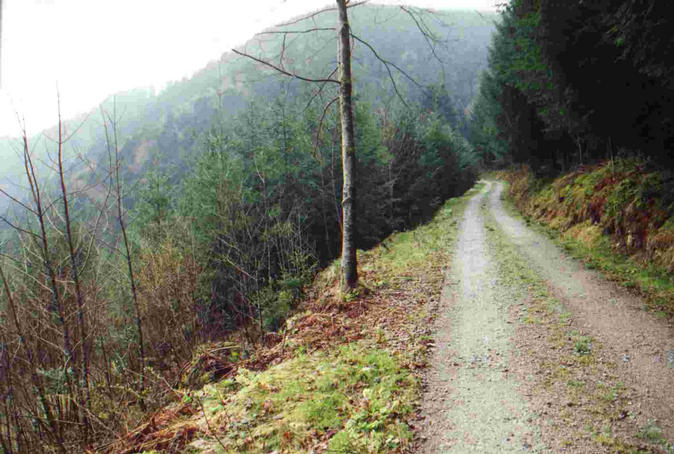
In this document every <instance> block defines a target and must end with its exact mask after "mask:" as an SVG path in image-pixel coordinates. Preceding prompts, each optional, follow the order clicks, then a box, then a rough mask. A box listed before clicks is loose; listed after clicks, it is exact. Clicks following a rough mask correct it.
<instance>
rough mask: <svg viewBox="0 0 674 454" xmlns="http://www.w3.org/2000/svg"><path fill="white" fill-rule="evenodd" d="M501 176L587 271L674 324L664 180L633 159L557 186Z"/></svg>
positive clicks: (671, 225) (672, 231)
mask: <svg viewBox="0 0 674 454" xmlns="http://www.w3.org/2000/svg"><path fill="white" fill-rule="evenodd" d="M497 176H498V177H500V178H503V179H505V180H507V181H508V182H509V195H510V197H511V199H512V201H513V202H514V204H515V205H516V206H517V208H518V209H519V210H520V211H521V212H522V214H523V215H524V216H525V217H526V218H528V219H531V220H535V221H537V222H538V223H539V224H540V225H541V226H543V228H544V229H545V230H546V231H547V233H552V236H553V237H555V238H557V240H558V242H560V243H561V245H562V246H563V247H564V248H565V249H566V250H567V251H569V252H570V253H571V254H572V255H574V256H575V257H577V258H580V259H582V260H583V261H585V262H586V264H587V267H588V268H589V269H597V270H599V271H601V272H603V273H605V274H606V275H607V277H609V278H610V279H614V280H617V281H618V282H619V283H621V284H622V285H623V286H625V287H628V288H635V289H637V290H639V291H641V292H642V293H643V294H644V295H645V296H646V298H647V300H648V307H649V308H651V309H653V310H655V311H657V312H659V313H662V314H666V316H668V317H672V316H674V277H673V275H674V217H672V211H673V210H672V204H671V203H669V202H668V200H670V199H672V198H673V197H674V194H670V193H669V192H671V188H670V186H671V185H670V186H667V185H665V183H664V180H665V177H664V176H663V174H662V173H661V172H659V171H653V170H648V169H647V167H646V166H645V164H644V163H643V162H641V161H639V160H634V159H632V160H618V161H616V162H615V163H614V164H613V165H611V164H608V163H607V164H603V165H597V166H594V167H590V168H588V169H587V170H585V171H577V172H572V173H569V174H566V175H563V176H560V177H559V178H557V179H555V180H553V181H543V180H537V179H536V178H535V177H534V176H533V174H532V173H531V172H529V171H528V169H527V168H520V169H516V170H512V171H509V172H500V173H499V174H498V175H497ZM668 188H669V189H668ZM668 191H669V192H668Z"/></svg>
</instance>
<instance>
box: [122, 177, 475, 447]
mask: <svg viewBox="0 0 674 454" xmlns="http://www.w3.org/2000/svg"><path fill="white" fill-rule="evenodd" d="M477 190H480V186H478V187H476V188H475V189H473V190H472V191H470V192H469V193H468V194H466V195H465V196H464V197H461V198H455V199H451V200H449V201H448V202H447V203H446V204H445V205H444V206H443V207H442V208H441V209H440V210H439V211H438V213H437V214H436V216H435V218H434V219H433V220H432V221H431V222H429V223H427V224H425V225H422V226H420V227H418V228H416V229H414V230H410V231H407V232H400V233H396V234H393V235H391V236H390V237H388V238H387V239H386V240H385V241H383V242H382V243H381V244H380V245H379V246H377V247H375V248H373V249H371V250H369V251H364V252H360V253H359V273H360V276H361V287H360V288H359V290H358V292H354V293H353V294H350V295H341V294H340V293H339V290H338V288H339V286H338V277H339V274H338V264H337V263H335V264H334V265H333V266H332V267H329V268H328V269H326V270H324V271H323V272H322V273H320V274H319V275H318V276H317V278H316V279H315V281H314V284H313V286H312V288H310V289H308V290H307V292H306V293H307V295H308V297H307V299H306V301H305V302H304V303H303V304H302V305H301V309H300V312H299V313H297V314H296V315H295V316H293V317H292V318H291V319H289V320H288V321H287V322H286V324H285V326H284V329H283V331H282V332H280V333H278V334H276V335H275V337H273V338H274V339H275V341H274V342H273V343H272V345H268V346H265V347H260V348H259V349H258V350H257V351H255V352H254V353H253V354H252V357H251V358H250V359H248V360H246V361H243V362H241V363H240V364H238V367H236V369H235V370H233V371H232V372H231V373H230V374H228V375H227V376H226V377H225V378H223V379H220V380H218V381H216V382H214V383H210V384H207V385H206V386H204V387H203V388H202V389H200V390H191V389H178V390H174V391H173V392H175V393H176V394H177V395H179V396H181V397H180V400H179V401H176V402H175V403H174V404H173V405H172V406H170V407H167V408H165V409H163V410H162V411H161V412H159V413H157V414H156V415H154V416H153V418H152V419H151V421H149V422H148V423H147V424H145V425H144V426H142V427H139V428H137V429H136V430H135V431H133V432H131V433H130V434H128V435H127V437H125V439H124V440H123V441H122V443H121V444H118V448H121V449H117V450H116V451H115V452H128V453H132V452H134V453H135V452H145V453H146V454H149V453H159V452H164V453H166V452H192V453H197V452H202V453H279V454H280V453H309V452H313V453H320V452H331V453H399V452H412V451H413V445H414V437H413V435H414V424H415V421H416V415H417V410H418V402H419V398H420V391H421V375H422V371H423V368H424V367H425V365H426V357H427V351H428V347H427V346H428V344H429V343H430V342H431V340H432V338H431V336H430V334H431V333H430V326H431V325H432V323H431V321H432V319H433V318H434V314H433V308H434V307H435V304H437V302H438V301H439V298H440V292H441V289H442V284H443V273H442V270H443V268H445V267H446V266H447V265H448V262H449V255H450V252H451V247H452V244H453V241H454V239H455V238H456V230H457V228H456V226H457V223H458V219H460V217H461V214H462V212H463V210H464V208H465V205H466V202H467V200H468V199H469V197H470V196H472V195H473V193H474V191H477Z"/></svg>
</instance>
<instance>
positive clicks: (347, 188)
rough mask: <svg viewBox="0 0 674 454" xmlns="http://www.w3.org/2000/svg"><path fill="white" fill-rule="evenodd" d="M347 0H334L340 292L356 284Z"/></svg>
mask: <svg viewBox="0 0 674 454" xmlns="http://www.w3.org/2000/svg"><path fill="white" fill-rule="evenodd" d="M346 3H347V0H337V8H338V9H339V28H338V34H339V55H338V61H339V109H340V112H339V113H340V120H341V124H342V173H343V186H342V276H341V284H342V289H344V290H349V289H353V288H355V287H356V285H358V261H357V257H356V222H355V221H356V141H355V128H354V119H353V103H352V99H351V92H352V87H353V83H352V81H351V33H350V28H349V19H348V15H347V11H346V10H347V7H346Z"/></svg>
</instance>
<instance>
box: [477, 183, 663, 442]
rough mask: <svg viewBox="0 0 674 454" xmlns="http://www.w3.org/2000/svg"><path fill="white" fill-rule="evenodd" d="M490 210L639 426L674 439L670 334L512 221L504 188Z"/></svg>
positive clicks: (635, 301) (635, 302) (639, 304)
mask: <svg viewBox="0 0 674 454" xmlns="http://www.w3.org/2000/svg"><path fill="white" fill-rule="evenodd" d="M493 186H494V190H493V191H492V192H491V195H490V197H489V208H490V211H491V213H492V215H493V217H494V219H495V221H496V222H497V223H498V224H499V226H500V228H501V229H502V231H503V232H504V233H505V235H506V236H507V237H508V238H509V240H510V241H512V243H513V244H514V245H515V248H516V249H517V251H518V253H519V254H520V255H521V256H522V257H523V258H524V259H525V260H526V261H527V262H528V263H530V266H532V267H533V269H534V270H535V271H536V272H537V273H538V274H539V275H540V276H541V277H542V278H544V279H545V280H546V284H547V286H548V287H549V289H550V291H551V293H552V294H553V295H554V296H555V298H557V299H558V300H559V301H561V303H562V304H563V305H564V306H565V307H566V309H567V310H569V311H570V312H571V313H572V315H573V317H574V320H575V321H576V323H577V324H578V325H579V326H580V327H581V328H582V329H583V330H584V331H586V332H588V333H590V334H591V335H592V336H593V337H595V338H596V339H598V340H599V341H600V342H601V343H602V344H603V346H604V355H608V357H609V359H610V360H612V361H613V362H614V363H615V364H616V370H615V373H616V374H618V375H620V376H621V377H622V378H624V382H625V384H626V385H628V386H629V387H630V388H632V390H633V391H634V392H633V397H634V398H633V402H632V404H633V407H634V408H633V410H634V413H635V414H636V415H639V416H640V418H641V419H642V421H643V422H645V421H651V420H653V421H657V423H658V424H659V425H660V427H661V428H662V429H663V434H664V435H665V437H667V438H669V439H670V440H671V439H672V438H674V393H672V392H671V388H672V385H673V384H674V330H673V329H672V326H671V324H668V323H666V322H664V321H662V320H658V319H656V318H655V317H654V316H653V314H651V313H648V312H646V311H644V310H643V309H642V308H643V305H644V303H643V301H642V300H641V299H640V298H639V297H637V296H635V295H633V294H630V293H629V292H628V291H626V290H625V289H622V288H620V287H618V286H617V285H615V284H614V283H611V282H608V281H606V280H605V279H603V278H602V277H601V276H600V275H599V274H598V273H597V272H593V271H589V270H586V269H584V267H583V266H582V265H581V264H580V263H579V262H577V261H575V260H572V259H570V258H568V257H566V256H565V255H564V253H563V252H561V251H560V249H559V248H557V246H555V245H554V243H552V242H551V241H550V240H549V239H547V238H545V237H543V236H542V235H540V234H538V233H536V232H534V231H533V230H531V229H530V228H528V227H527V226H526V225H524V223H522V222H521V221H519V220H518V219H515V218H513V217H512V216H510V215H509V214H508V213H507V212H506V211H505V210H504V209H503V205H502V202H501V196H502V193H503V184H502V183H501V182H496V183H494V184H493Z"/></svg>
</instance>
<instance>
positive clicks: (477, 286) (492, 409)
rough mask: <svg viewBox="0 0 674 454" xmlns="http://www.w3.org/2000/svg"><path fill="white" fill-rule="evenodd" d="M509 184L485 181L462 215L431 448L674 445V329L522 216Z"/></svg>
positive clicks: (436, 371)
mask: <svg viewBox="0 0 674 454" xmlns="http://www.w3.org/2000/svg"><path fill="white" fill-rule="evenodd" d="M502 191H503V185H502V183H500V182H485V187H484V189H483V190H482V191H481V192H480V193H478V194H476V195H475V196H474V197H473V198H472V199H471V200H470V202H469V204H468V206H467V208H466V210H465V212H464V215H463V219H462V221H461V224H460V226H459V236H458V239H457V242H456V244H455V245H454V246H453V250H454V253H453V259H452V262H451V264H452V265H451V269H450V271H448V272H447V276H446V281H445V288H444V290H443V298H442V302H441V304H440V309H439V313H438V318H437V320H436V335H435V345H436V348H435V351H434V353H433V357H432V362H431V363H432V367H431V369H430V371H429V373H428V377H427V384H426V385H427V386H426V393H425V396H424V399H423V415H424V418H425V429H424V433H423V440H424V443H423V448H422V451H423V452H426V453H444V452H457V453H462V452H482V453H501V452H579V453H594V452H630V451H631V450H634V451H636V450H639V451H650V452H674V448H672V445H671V443H670V441H671V440H672V439H673V438H674V391H672V386H673V385H674V330H673V329H672V326H670V325H668V324H667V323H666V322H665V321H662V320H659V319H657V318H655V317H654V316H653V315H652V314H651V313H648V312H645V311H644V310H643V309H642V307H643V303H642V302H641V301H640V300H639V298H637V297H635V296H633V295H630V294H629V293H628V292H627V291H625V290H623V289H620V288H617V287H616V286H615V285H614V284H612V283H609V282H606V281H604V280H603V279H602V278H601V277H600V276H599V275H598V274H596V273H594V272H591V271H588V270H585V269H584V267H583V266H582V265H580V264H578V263H577V262H575V261H573V260H571V259H569V258H567V257H565V256H564V254H563V253H562V252H561V251H560V250H559V249H558V248H557V247H556V246H555V245H554V244H553V243H552V242H551V241H550V240H549V239H547V238H545V237H543V236H541V235H540V234H538V233H536V232H534V231H532V230H531V229H530V228H528V227H527V226H526V224H525V223H523V222H522V221H520V220H518V219H516V218H515V217H513V216H511V215H510V214H509V213H508V212H506V211H505V210H504V209H503V205H502V201H501V194H502ZM668 440H669V441H668Z"/></svg>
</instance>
